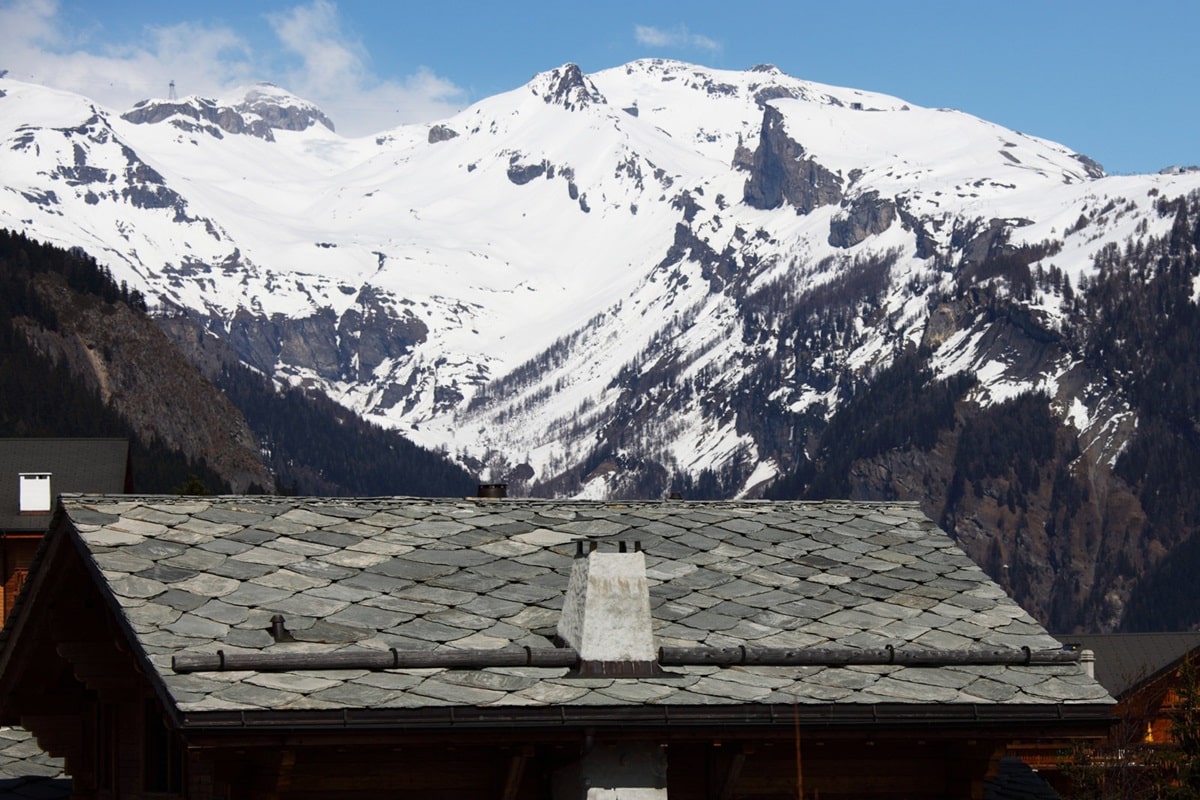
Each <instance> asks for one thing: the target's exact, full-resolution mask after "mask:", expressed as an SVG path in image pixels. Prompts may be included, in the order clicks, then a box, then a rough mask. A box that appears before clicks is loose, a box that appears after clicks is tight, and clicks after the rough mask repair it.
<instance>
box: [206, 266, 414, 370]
mask: <svg viewBox="0 0 1200 800" xmlns="http://www.w3.org/2000/svg"><path fill="white" fill-rule="evenodd" d="M213 324H214V325H216V326H218V327H222V328H224V327H226V325H225V324H224V323H221V322H214V323H213ZM227 327H228V333H227V334H225V338H226V339H228V341H229V342H230V343H231V344H232V345H233V348H234V349H235V350H236V351H237V353H238V355H239V357H240V358H241V359H242V360H243V361H245V362H246V363H248V364H250V365H251V366H253V367H255V368H256V369H258V370H261V371H262V372H265V373H267V374H272V373H274V372H275V370H276V368H277V366H278V365H279V363H280V362H282V363H285V364H288V365H289V366H292V367H297V368H300V369H308V370H312V371H313V372H314V373H316V374H317V375H319V376H320V377H322V378H324V379H326V380H330V381H340V380H356V381H361V380H366V379H368V378H369V377H370V376H371V373H372V372H373V371H374V370H375V368H376V367H378V366H379V365H380V364H381V363H383V361H384V360H386V359H389V358H399V357H400V356H403V355H405V354H406V353H408V352H410V351H411V350H412V348H413V347H414V346H416V345H417V344H420V343H421V342H423V341H425V337H426V336H427V335H428V332H429V329H428V328H427V327H426V325H425V323H423V322H422V321H421V320H419V319H417V318H416V317H415V316H414V315H412V313H410V312H407V311H400V310H397V309H395V308H391V307H389V304H388V298H386V297H385V296H383V295H382V294H380V293H378V292H376V291H374V290H371V289H364V290H363V291H362V293H361V294H360V295H359V299H358V303H357V304H356V305H355V306H353V307H351V308H349V309H347V310H346V311H345V312H344V313H343V314H342V315H341V317H340V318H339V317H338V316H336V315H335V314H334V313H333V311H331V310H330V309H321V310H319V311H317V312H316V313H315V314H313V315H311V316H308V317H303V318H297V319H290V318H287V317H284V316H282V315H280V314H276V315H273V316H271V317H269V318H268V317H261V316H256V315H254V314H251V313H250V312H249V311H247V310H245V309H241V310H239V311H238V312H237V314H236V315H235V316H234V318H233V319H232V320H230V321H229V323H228V326H227Z"/></svg>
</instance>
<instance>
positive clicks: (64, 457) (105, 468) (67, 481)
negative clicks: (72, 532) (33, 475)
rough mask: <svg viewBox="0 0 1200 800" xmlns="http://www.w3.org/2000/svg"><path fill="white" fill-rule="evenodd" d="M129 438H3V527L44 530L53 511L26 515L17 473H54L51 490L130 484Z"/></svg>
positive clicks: (113, 489) (110, 489)
mask: <svg viewBox="0 0 1200 800" xmlns="http://www.w3.org/2000/svg"><path fill="white" fill-rule="evenodd" d="M128 464H129V442H128V441H126V440H125V439H47V438H25V439H20V438H18V439H0V530H8V531H26V530H27V531H44V530H45V529H46V525H47V524H48V523H49V521H50V518H49V516H21V514H20V513H19V511H20V497H19V484H18V480H17V476H18V475H20V474H21V473H22V472H47V473H50V476H51V477H50V491H51V492H52V493H53V494H54V495H57V494H61V493H65V492H104V493H109V494H118V493H120V492H124V491H126V489H127V486H126V482H127V480H128V475H127V473H128Z"/></svg>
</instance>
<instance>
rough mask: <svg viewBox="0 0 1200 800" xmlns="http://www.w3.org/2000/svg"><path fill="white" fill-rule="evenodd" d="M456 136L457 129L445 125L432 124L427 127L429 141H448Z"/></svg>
mask: <svg viewBox="0 0 1200 800" xmlns="http://www.w3.org/2000/svg"><path fill="white" fill-rule="evenodd" d="M457 138H458V131H456V130H454V129H453V128H451V127H449V126H447V125H434V126H432V127H431V128H430V129H429V143H430V144H437V143H438V142H448V141H450V140H451V139H457Z"/></svg>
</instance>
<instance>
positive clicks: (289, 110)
mask: <svg viewBox="0 0 1200 800" xmlns="http://www.w3.org/2000/svg"><path fill="white" fill-rule="evenodd" d="M181 118H182V119H181ZM121 119H123V120H125V121H127V122H132V123H134V124H135V125H153V124H156V123H159V122H163V121H165V120H171V121H172V123H173V124H175V125H176V126H177V127H180V128H181V129H183V130H187V131H189V132H194V131H203V132H205V133H208V134H209V135H212V136H215V137H216V138H221V131H224V132H225V133H229V134H233V135H235V136H237V135H242V134H247V135H250V136H257V137H258V138H260V139H265V140H267V141H269V142H272V141H275V135H274V134H273V133H272V131H273V130H285V131H304V130H308V129H309V128H311V127H312V126H313V125H323V126H324V127H326V128H328V129H329V130H331V131H332V130H333V129H334V127H333V121H332V120H330V119H329V117H327V116H325V113H324V112H322V111H321V109H319V108H317V107H316V106H314V105H313V104H311V103H307V102H305V101H303V100H301V99H300V98H298V97H294V96H293V95H290V94H288V93H287V92H285V91H283V90H281V89H279V88H278V87H276V86H273V85H272V84H269V83H264V84H258V85H257V86H255V87H253V88H251V89H250V90H248V91H247V92H246V94H245V96H244V98H243V99H242V101H241V102H240V103H237V104H235V105H231V106H230V105H221V104H219V103H218V102H217V101H216V100H211V99H209V98H205V97H189V98H187V99H185V100H179V101H174V100H143V101H142V102H140V103H138V104H137V105H135V106H134V107H133V108H132V109H130V110H129V111H127V112H125V113H124V114H122V115H121ZM188 119H191V120H195V121H196V123H207V125H197V124H189V123H188V122H187V121H186V120H188Z"/></svg>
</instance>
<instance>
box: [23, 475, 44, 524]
mask: <svg viewBox="0 0 1200 800" xmlns="http://www.w3.org/2000/svg"><path fill="white" fill-rule="evenodd" d="M18 477H19V479H20V481H21V505H20V511H21V513H22V514H49V513H50V473H48V472H22V473H21V474H20V475H19V476H18Z"/></svg>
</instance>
